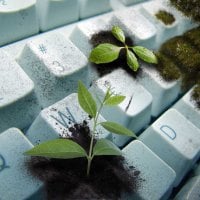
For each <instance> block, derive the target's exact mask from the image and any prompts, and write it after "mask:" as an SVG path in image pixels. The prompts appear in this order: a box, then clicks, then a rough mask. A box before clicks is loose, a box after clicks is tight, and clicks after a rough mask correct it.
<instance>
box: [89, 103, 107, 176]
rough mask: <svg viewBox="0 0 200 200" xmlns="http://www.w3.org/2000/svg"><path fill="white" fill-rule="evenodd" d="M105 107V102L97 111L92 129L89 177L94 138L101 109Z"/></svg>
mask: <svg viewBox="0 0 200 200" xmlns="http://www.w3.org/2000/svg"><path fill="white" fill-rule="evenodd" d="M103 105H104V101H103V102H102V103H101V105H100V107H99V110H98V111H97V114H96V116H95V118H94V125H93V129H92V137H91V141H90V149H89V155H88V157H87V159H88V164H87V176H89V174H90V167H91V162H92V159H93V155H92V153H93V143H94V136H95V132H96V127H97V121H98V118H99V115H100V112H101V109H102V108H103Z"/></svg>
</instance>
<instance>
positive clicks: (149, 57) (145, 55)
mask: <svg viewBox="0 0 200 200" xmlns="http://www.w3.org/2000/svg"><path fill="white" fill-rule="evenodd" d="M132 49H133V51H134V52H135V53H136V55H137V56H138V57H139V58H140V59H142V60H144V61H145V62H148V63H154V64H157V63H158V59H157V57H156V56H155V54H154V53H153V52H152V51H151V50H149V49H147V48H145V47H142V46H135V47H132Z"/></svg>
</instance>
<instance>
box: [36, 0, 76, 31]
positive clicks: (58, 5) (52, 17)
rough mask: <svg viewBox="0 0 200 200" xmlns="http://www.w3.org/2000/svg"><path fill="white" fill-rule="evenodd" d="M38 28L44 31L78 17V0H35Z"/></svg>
mask: <svg viewBox="0 0 200 200" xmlns="http://www.w3.org/2000/svg"><path fill="white" fill-rule="evenodd" d="M37 13H38V16H39V23H40V30H41V31H46V30H49V29H52V28H55V27H58V26H61V25H65V24H69V23H71V22H74V21H78V19H79V2H78V0H59V1H58V0H46V1H37Z"/></svg>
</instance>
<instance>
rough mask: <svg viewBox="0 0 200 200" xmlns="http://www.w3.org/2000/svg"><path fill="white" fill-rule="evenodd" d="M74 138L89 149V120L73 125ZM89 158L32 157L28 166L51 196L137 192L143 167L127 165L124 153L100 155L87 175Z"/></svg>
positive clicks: (62, 199) (114, 197)
mask: <svg viewBox="0 0 200 200" xmlns="http://www.w3.org/2000/svg"><path fill="white" fill-rule="evenodd" d="M70 131H71V132H72V135H73V140H74V141H76V142H77V143H79V144H80V145H81V146H82V147H84V148H85V150H86V151H88V147H89V143H90V130H89V128H88V126H87V123H86V122H83V124H76V125H74V126H73V127H71V128H70ZM86 166H87V160H86V159H85V158H76V159H66V160H64V159H47V158H44V157H31V159H30V160H28V161H27V167H28V169H29V170H30V171H31V173H32V174H33V175H34V176H36V177H37V178H38V179H40V180H42V181H43V182H44V183H45V186H46V191H47V199H48V200H67V199H69V200H72V199H77V200H83V199H84V200H85V199H90V200H91V199H92V200H97V199H102V200H103V199H104V200H108V199H109V200H118V199H120V196H121V193H122V192H127V193H129V192H135V191H137V189H138V187H140V185H141V183H142V181H144V180H142V179H141V178H140V171H138V170H137V169H135V167H134V166H130V167H128V166H127V165H125V160H124V158H123V157H121V156H97V157H95V158H94V160H93V161H92V166H91V172H90V176H89V177H87V176H86Z"/></svg>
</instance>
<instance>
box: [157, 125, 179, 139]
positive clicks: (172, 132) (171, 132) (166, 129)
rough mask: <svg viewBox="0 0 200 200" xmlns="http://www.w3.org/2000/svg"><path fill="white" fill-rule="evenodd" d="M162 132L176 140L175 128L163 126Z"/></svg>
mask: <svg viewBox="0 0 200 200" xmlns="http://www.w3.org/2000/svg"><path fill="white" fill-rule="evenodd" d="M160 130H161V131H162V132H163V133H164V134H165V135H166V136H167V137H169V138H170V139H172V140H174V139H175V138H176V132H175V130H174V129H173V128H171V127H170V126H168V125H163V126H161V127H160Z"/></svg>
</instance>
